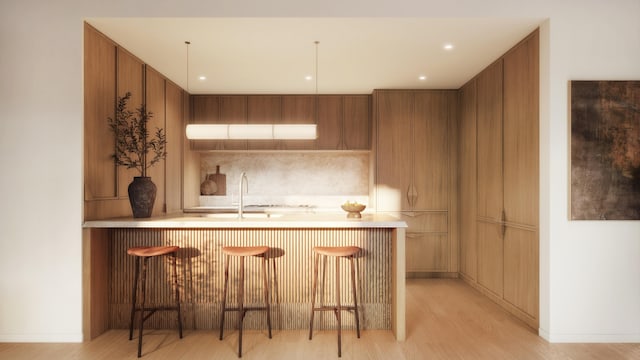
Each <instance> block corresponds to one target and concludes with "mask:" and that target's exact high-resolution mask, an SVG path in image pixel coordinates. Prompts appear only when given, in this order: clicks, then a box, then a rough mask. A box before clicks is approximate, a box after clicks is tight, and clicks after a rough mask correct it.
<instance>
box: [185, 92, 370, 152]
mask: <svg viewBox="0 0 640 360" xmlns="http://www.w3.org/2000/svg"><path fill="white" fill-rule="evenodd" d="M192 98H193V100H192V112H193V116H192V120H191V122H192V123H197V124H202V123H210V124H244V123H248V124H295V123H298V124H317V125H318V138H317V139H316V140H249V141H244V140H197V141H191V149H192V150H202V151H206V150H246V149H249V150H369V149H370V148H371V145H370V143H371V141H370V138H371V111H370V108H371V96H369V95H319V96H316V95H248V96H243V95H195V96H193V97H192Z"/></svg>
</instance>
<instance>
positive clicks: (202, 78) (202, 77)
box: [198, 75, 207, 81]
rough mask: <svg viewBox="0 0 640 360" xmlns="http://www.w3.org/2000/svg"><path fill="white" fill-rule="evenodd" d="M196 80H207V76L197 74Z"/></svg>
mask: <svg viewBox="0 0 640 360" xmlns="http://www.w3.org/2000/svg"><path fill="white" fill-rule="evenodd" d="M198 80H200V81H204V80H207V77H206V76H204V75H200V76H198Z"/></svg>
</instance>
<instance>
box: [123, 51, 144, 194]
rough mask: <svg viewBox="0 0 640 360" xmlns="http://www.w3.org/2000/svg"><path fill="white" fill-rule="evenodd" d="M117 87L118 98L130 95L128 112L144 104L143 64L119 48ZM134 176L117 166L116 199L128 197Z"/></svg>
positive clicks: (131, 171)
mask: <svg viewBox="0 0 640 360" xmlns="http://www.w3.org/2000/svg"><path fill="white" fill-rule="evenodd" d="M117 87H118V92H117V95H118V96H120V97H122V96H124V95H125V94H126V93H127V92H130V93H131V99H130V100H129V106H128V108H129V110H131V111H135V109H137V108H138V107H140V105H142V104H143V103H144V63H143V62H142V61H140V60H139V59H138V58H136V57H135V56H133V55H132V54H130V53H129V52H128V51H126V50H124V49H123V48H121V47H118V79H117ZM134 176H140V173H139V172H138V170H136V169H127V168H126V167H125V166H118V197H120V198H128V197H129V192H128V187H129V184H130V183H131V181H133V177H134Z"/></svg>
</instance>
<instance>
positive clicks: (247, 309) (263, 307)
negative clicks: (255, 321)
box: [224, 306, 267, 312]
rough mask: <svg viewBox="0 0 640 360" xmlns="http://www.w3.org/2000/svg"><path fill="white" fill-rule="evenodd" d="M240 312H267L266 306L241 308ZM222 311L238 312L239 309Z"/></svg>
mask: <svg viewBox="0 0 640 360" xmlns="http://www.w3.org/2000/svg"><path fill="white" fill-rule="evenodd" d="M242 310H244V311H245V312H247V311H250V310H263V311H264V310H267V307H266V306H262V307H246V308H243V309H242ZM224 311H240V308H226V309H224Z"/></svg>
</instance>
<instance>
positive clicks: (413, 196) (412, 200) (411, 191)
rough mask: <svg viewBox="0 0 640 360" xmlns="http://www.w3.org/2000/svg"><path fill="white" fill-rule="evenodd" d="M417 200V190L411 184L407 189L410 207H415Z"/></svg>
mask: <svg viewBox="0 0 640 360" xmlns="http://www.w3.org/2000/svg"><path fill="white" fill-rule="evenodd" d="M417 200H418V190H416V187H415V186H413V184H411V185H409V188H408V189H407V201H408V202H409V205H410V206H411V207H413V206H415V204H416V201H417Z"/></svg>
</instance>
